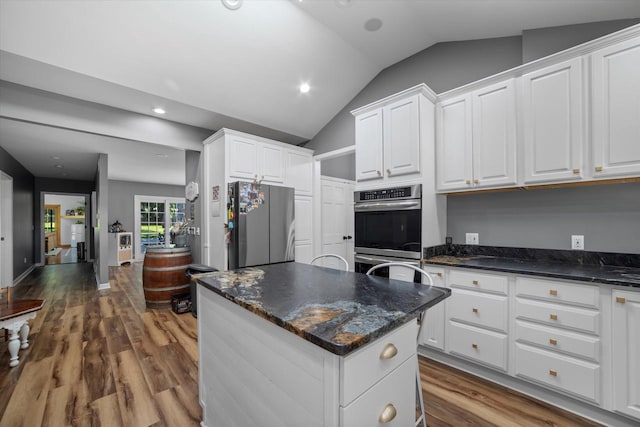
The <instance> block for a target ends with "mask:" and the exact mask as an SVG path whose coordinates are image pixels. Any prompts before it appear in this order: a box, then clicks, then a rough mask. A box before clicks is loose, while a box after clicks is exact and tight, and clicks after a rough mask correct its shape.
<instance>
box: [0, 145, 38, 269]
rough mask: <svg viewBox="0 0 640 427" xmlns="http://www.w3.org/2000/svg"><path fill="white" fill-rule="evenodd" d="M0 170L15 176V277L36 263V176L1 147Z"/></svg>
mask: <svg viewBox="0 0 640 427" xmlns="http://www.w3.org/2000/svg"><path fill="white" fill-rule="evenodd" d="M0 170H1V171H3V172H4V173H6V174H7V175H9V176H11V177H12V178H13V278H14V279H15V278H16V277H18V276H20V275H21V274H22V273H24V272H25V271H27V269H28V268H29V267H31V266H32V265H33V264H35V259H34V253H35V252H34V240H35V239H34V236H35V231H34V228H33V219H34V210H33V200H34V197H33V185H34V177H33V175H31V173H30V172H29V171H28V170H26V169H25V168H24V166H22V165H21V164H20V163H18V161H17V160H16V159H14V158H13V157H12V156H11V155H10V154H9V153H7V152H6V151H5V150H4V149H2V148H1V147H0ZM25 258H26V259H27V261H26V262H25V261H24V259H25Z"/></svg>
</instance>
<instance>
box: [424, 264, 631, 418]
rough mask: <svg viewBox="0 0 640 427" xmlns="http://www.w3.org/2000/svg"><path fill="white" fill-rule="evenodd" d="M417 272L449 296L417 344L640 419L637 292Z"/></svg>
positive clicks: (460, 272)
mask: <svg viewBox="0 0 640 427" xmlns="http://www.w3.org/2000/svg"><path fill="white" fill-rule="evenodd" d="M423 268H424V269H425V270H427V271H428V272H431V271H439V272H440V273H441V274H442V276H440V277H444V278H445V279H446V280H444V282H438V284H437V285H438V286H446V287H449V288H451V290H452V293H451V297H450V298H448V299H446V300H445V302H444V304H440V306H441V307H442V308H443V312H442V311H432V312H431V313H429V310H427V317H426V318H425V321H426V322H428V325H423V326H422V328H423V332H422V333H421V339H420V344H422V345H424V346H426V347H429V348H431V349H436V350H437V351H436V353H438V352H440V351H442V352H443V353H446V354H450V355H452V356H456V357H457V358H460V359H464V360H465V361H470V362H474V363H476V364H477V365H478V368H477V369H478V370H479V372H482V368H480V366H482V367H484V368H490V369H491V370H498V371H502V372H503V373H506V374H508V375H509V376H510V377H512V378H518V379H520V380H524V381H526V382H529V383H535V384H536V385H538V386H540V387H543V388H545V389H548V390H553V391H555V392H558V393H561V394H564V395H566V396H568V397H570V398H572V399H574V400H572V401H580V402H582V403H581V404H583V405H584V404H589V405H595V406H597V407H599V408H601V409H603V410H605V411H609V412H610V413H611V412H614V411H615V412H618V413H619V414H623V415H625V416H626V417H629V421H630V423H631V424H632V423H633V422H634V421H636V420H640V289H639V288H621V287H618V288H616V287H613V290H612V289H611V288H612V286H611V285H605V284H602V285H599V284H594V283H585V282H574V281H567V280H558V279H551V278H541V277H532V276H522V275H517V274H508V273H496V272H490V273H487V272H479V271H478V270H475V269H471V268H440V267H434V266H431V265H429V264H427V265H424V266H423ZM438 269H440V270H442V271H440V270H438ZM425 331H436V332H435V333H434V332H425ZM437 331H443V333H442V334H440V333H438V332H437ZM434 337H435V338H434ZM445 360H446V359H445ZM471 372H473V370H471ZM511 381H513V380H511ZM511 384H513V383H511ZM523 385H524V383H523ZM511 386H513V385H511ZM516 388H517V387H516ZM610 391H611V392H612V393H611V392H610ZM569 400H571V399H569ZM609 416H613V415H612V414H611V415H609ZM631 420H633V421H631Z"/></svg>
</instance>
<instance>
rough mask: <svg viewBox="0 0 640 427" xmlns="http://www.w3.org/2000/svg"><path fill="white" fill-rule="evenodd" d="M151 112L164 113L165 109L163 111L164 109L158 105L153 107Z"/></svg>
mask: <svg viewBox="0 0 640 427" xmlns="http://www.w3.org/2000/svg"><path fill="white" fill-rule="evenodd" d="M153 112H154V113H156V114H164V113H166V111H164V109H162V108H160V107H156V108H154V109H153Z"/></svg>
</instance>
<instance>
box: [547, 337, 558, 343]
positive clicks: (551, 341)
mask: <svg viewBox="0 0 640 427" xmlns="http://www.w3.org/2000/svg"><path fill="white" fill-rule="evenodd" d="M549 344H551V345H558V341H557V340H554V339H553V338H550V339H549Z"/></svg>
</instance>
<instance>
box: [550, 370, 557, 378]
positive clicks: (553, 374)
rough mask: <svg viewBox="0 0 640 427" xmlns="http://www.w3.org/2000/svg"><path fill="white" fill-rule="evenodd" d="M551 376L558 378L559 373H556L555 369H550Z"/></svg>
mask: <svg viewBox="0 0 640 427" xmlns="http://www.w3.org/2000/svg"><path fill="white" fill-rule="evenodd" d="M549 375H551V376H552V377H557V376H558V372H557V371H554V370H553V369H549Z"/></svg>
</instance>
